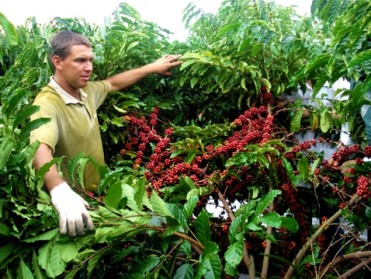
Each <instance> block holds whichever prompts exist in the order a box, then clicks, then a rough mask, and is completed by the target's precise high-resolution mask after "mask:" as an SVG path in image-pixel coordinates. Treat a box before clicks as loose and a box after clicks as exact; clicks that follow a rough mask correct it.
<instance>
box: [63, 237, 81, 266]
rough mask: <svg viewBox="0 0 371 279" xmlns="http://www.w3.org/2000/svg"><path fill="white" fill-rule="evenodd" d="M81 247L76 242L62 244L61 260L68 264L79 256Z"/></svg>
mask: <svg viewBox="0 0 371 279" xmlns="http://www.w3.org/2000/svg"><path fill="white" fill-rule="evenodd" d="M80 247H81V245H80V244H78V243H77V242H67V243H62V244H61V247H60V253H61V258H62V260H63V261H64V262H66V263H68V262H70V261H72V260H75V259H76V257H77V255H78V254H79V249H80Z"/></svg>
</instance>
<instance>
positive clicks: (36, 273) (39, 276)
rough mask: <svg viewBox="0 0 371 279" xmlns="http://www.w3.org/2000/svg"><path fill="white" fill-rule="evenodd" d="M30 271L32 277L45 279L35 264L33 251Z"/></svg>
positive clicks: (35, 256)
mask: <svg viewBox="0 0 371 279" xmlns="http://www.w3.org/2000/svg"><path fill="white" fill-rule="evenodd" d="M32 271H33V275H34V276H35V277H36V278H37V279H44V278H45V277H46V276H45V275H44V273H43V272H42V270H41V268H40V266H39V264H38V262H37V255H36V252H35V251H32Z"/></svg>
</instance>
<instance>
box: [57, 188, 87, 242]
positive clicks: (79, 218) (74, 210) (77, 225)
mask: <svg viewBox="0 0 371 279" xmlns="http://www.w3.org/2000/svg"><path fill="white" fill-rule="evenodd" d="M50 196H51V199H52V203H53V205H54V207H55V209H56V210H57V212H58V215H59V230H60V232H61V234H66V233H67V232H68V234H69V235H70V236H76V234H77V235H83V234H84V227H85V226H86V228H87V229H88V230H93V229H94V224H93V221H92V220H91V217H90V215H89V212H88V210H87V209H86V208H87V207H88V206H89V204H88V203H87V202H86V201H85V200H84V199H83V198H82V197H80V196H79V195H78V194H76V193H75V192H74V191H73V190H72V189H71V188H70V186H69V185H68V184H67V183H66V182H63V183H61V184H59V185H58V186H56V187H54V188H53V189H52V190H51V191H50Z"/></svg>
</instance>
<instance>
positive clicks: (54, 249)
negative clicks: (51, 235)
mask: <svg viewBox="0 0 371 279" xmlns="http://www.w3.org/2000/svg"><path fill="white" fill-rule="evenodd" d="M60 248H61V246H60V244H59V243H54V242H52V241H49V242H47V243H46V244H45V245H43V246H42V247H41V248H40V249H39V257H38V259H39V265H40V266H41V267H42V268H43V269H45V270H46V273H47V274H48V276H49V277H56V276H58V275H60V274H62V273H63V272H64V269H65V267H66V263H65V262H64V261H63V260H62V258H61V253H60Z"/></svg>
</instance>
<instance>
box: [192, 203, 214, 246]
mask: <svg viewBox="0 0 371 279" xmlns="http://www.w3.org/2000/svg"><path fill="white" fill-rule="evenodd" d="M195 225H196V236H197V238H198V239H199V241H200V242H201V243H202V244H203V245H206V244H207V243H208V242H209V241H210V240H211V232H210V224H209V214H208V213H207V211H206V210H205V209H202V211H201V213H200V214H199V215H198V216H197V219H196V222H195Z"/></svg>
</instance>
